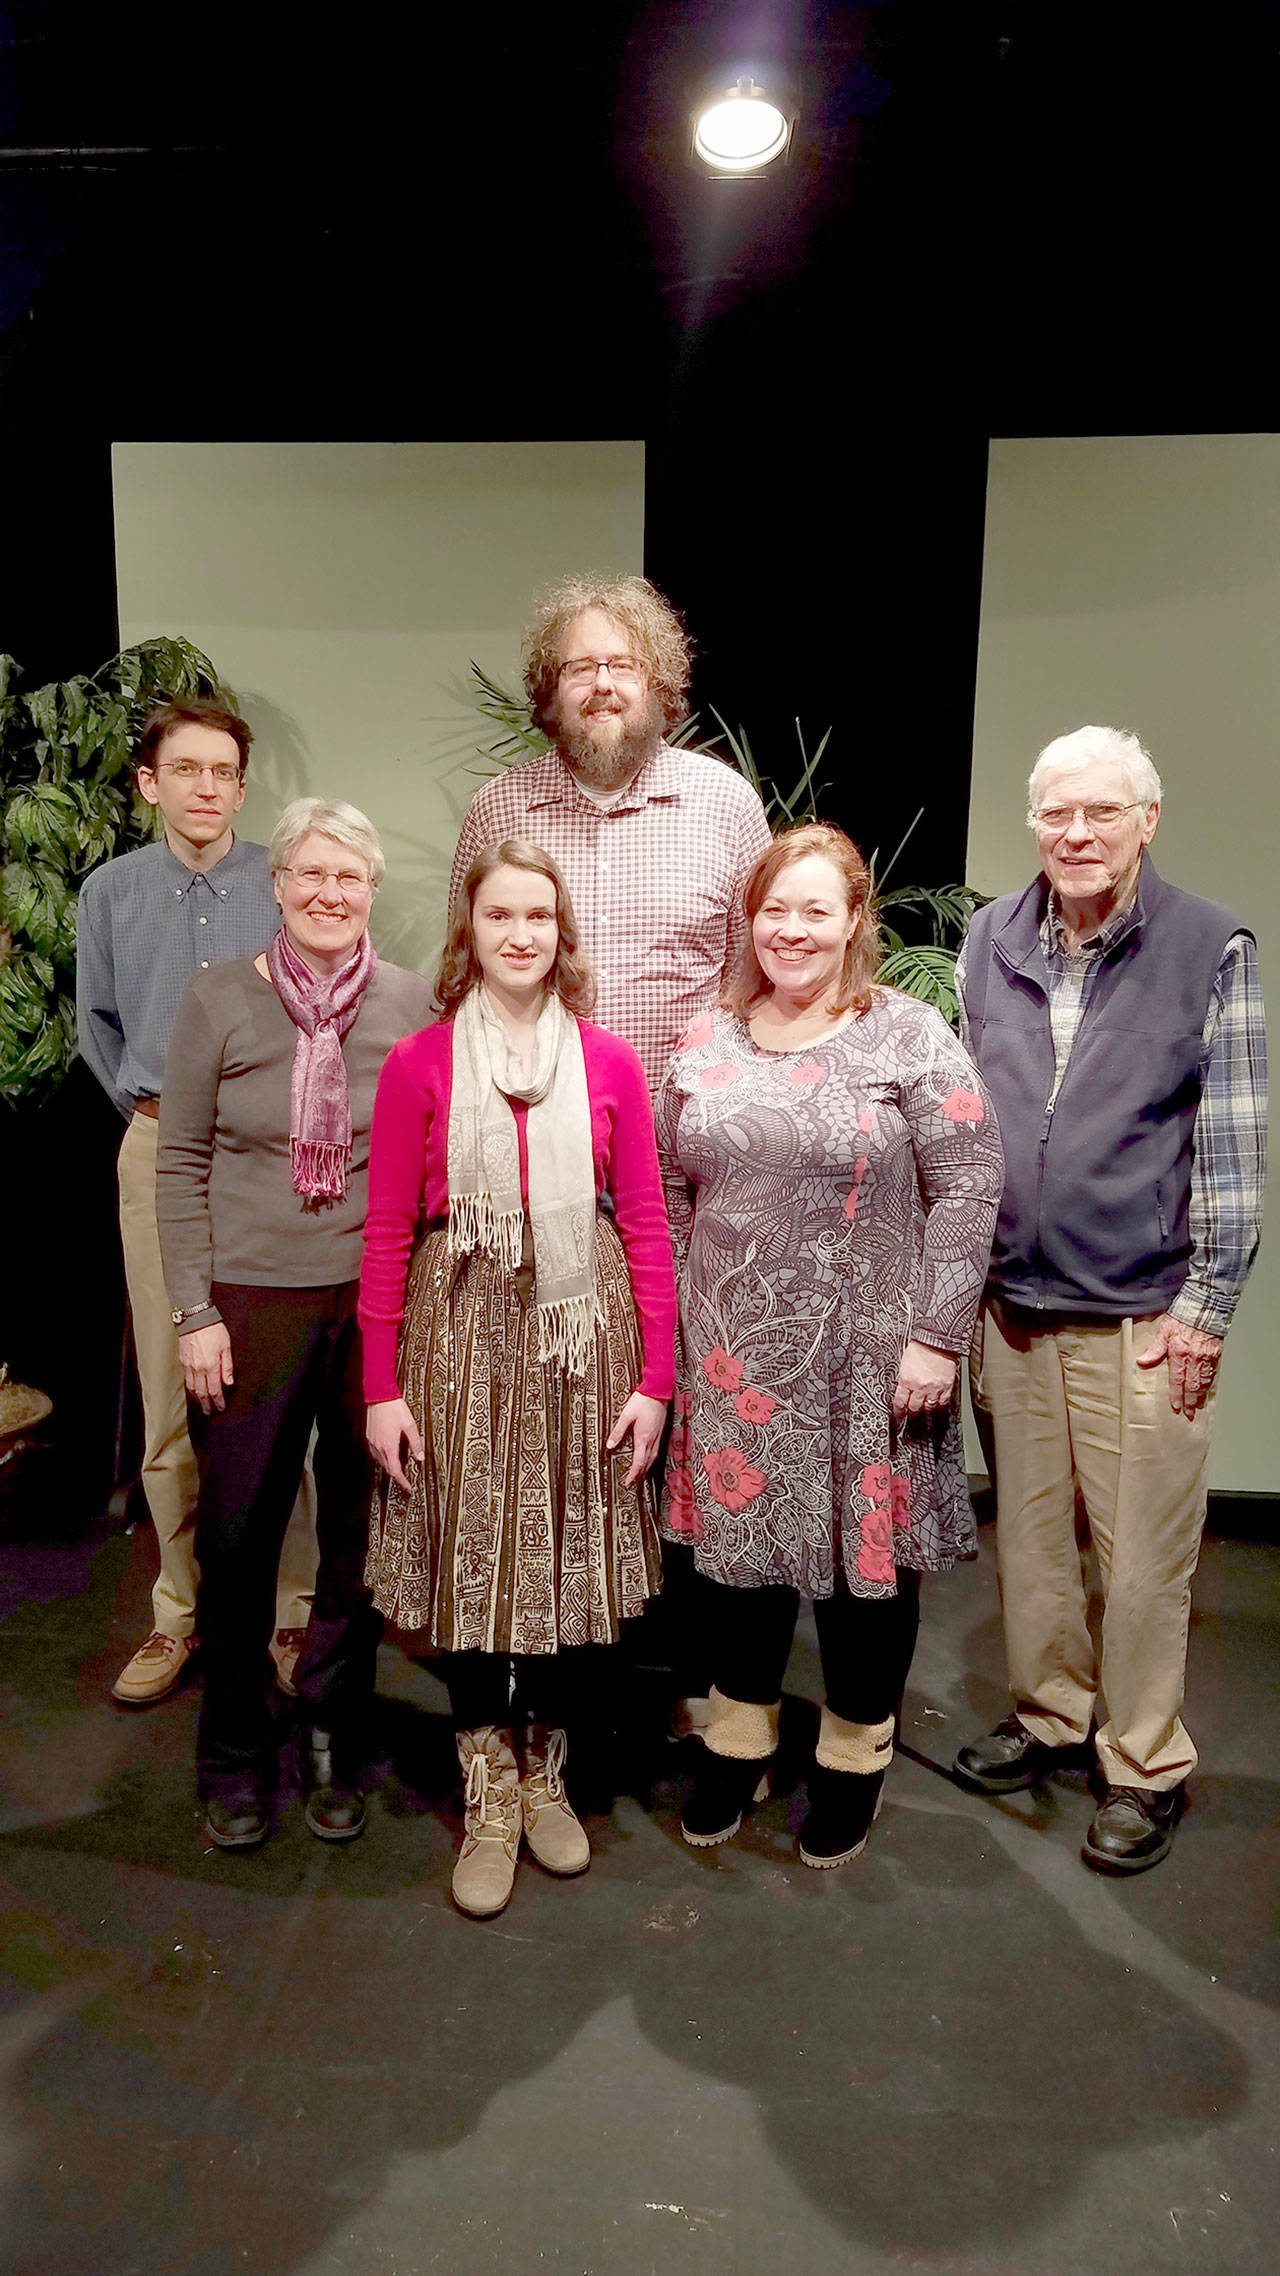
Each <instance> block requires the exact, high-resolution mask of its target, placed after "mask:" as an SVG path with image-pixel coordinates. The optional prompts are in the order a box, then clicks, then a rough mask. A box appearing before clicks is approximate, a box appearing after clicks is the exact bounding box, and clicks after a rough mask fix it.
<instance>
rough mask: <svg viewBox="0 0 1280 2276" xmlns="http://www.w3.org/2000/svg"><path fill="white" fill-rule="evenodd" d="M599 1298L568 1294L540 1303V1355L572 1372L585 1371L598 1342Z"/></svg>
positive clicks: (583, 1372)
mask: <svg viewBox="0 0 1280 2276" xmlns="http://www.w3.org/2000/svg"><path fill="white" fill-rule="evenodd" d="M596 1317H597V1315H596V1298H595V1290H594V1289H592V1290H591V1291H590V1292H589V1294H587V1295H586V1296H564V1297H560V1298H558V1299H557V1301H556V1302H555V1303H554V1304H540V1305H539V1306H538V1357H539V1359H540V1360H543V1361H544V1362H545V1361H548V1360H549V1361H552V1362H553V1363H558V1364H559V1365H560V1366H561V1367H563V1368H564V1369H565V1371H566V1373H567V1374H569V1375H585V1374H586V1372H587V1363H588V1361H589V1360H590V1358H591V1354H592V1350H593V1348H594V1345H595V1333H596Z"/></svg>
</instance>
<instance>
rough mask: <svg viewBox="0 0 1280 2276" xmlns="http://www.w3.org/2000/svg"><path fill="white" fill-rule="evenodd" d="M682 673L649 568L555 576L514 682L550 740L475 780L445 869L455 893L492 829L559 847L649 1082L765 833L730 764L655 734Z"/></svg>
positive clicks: (716, 953) (712, 964)
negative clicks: (646, 573)
mask: <svg viewBox="0 0 1280 2276" xmlns="http://www.w3.org/2000/svg"><path fill="white" fill-rule="evenodd" d="M688 685H689V642H688V639H687V636H686V634H685V631H684V627H683V626H682V624H681V623H680V620H679V618H678V617H677V615H676V613H675V611H674V609H672V607H671V606H670V604H669V603H668V602H667V601H665V600H664V599H663V597H662V595H661V594H660V593H659V592H657V591H656V590H655V588H654V587H653V586H652V585H651V584H649V582H648V581H647V579H646V578H644V577H615V578H590V577H566V578H565V579H564V580H563V581H562V582H561V583H560V584H558V585H556V586H554V587H553V588H552V590H551V591H550V592H549V593H547V594H546V595H544V597H543V599H542V600H541V601H540V603H539V604H538V607H537V610H536V613H535V615H534V619H533V622H532V624H531V625H530V627H529V629H528V632H527V633H526V635H525V689H526V692H527V694H528V697H529V703H530V707H531V709H532V712H533V716H534V718H535V720H536V721H537V723H538V725H539V726H540V727H541V728H542V729H543V731H544V732H545V733H546V734H547V735H548V736H549V737H550V739H551V748H550V750H549V751H547V752H546V753H544V754H543V756H542V757H540V758H534V759H527V760H526V761H525V762H524V763H523V764H522V765H520V766H516V767H511V768H509V769H508V770H507V771H506V773H504V774H501V775H498V776H497V777H496V778H495V779H494V780H493V781H492V782H487V783H485V784H484V785H483V787H482V788H481V789H480V790H478V791H477V792H476V795H475V797H474V798H473V799H472V801H471V804H470V806H469V807H468V809H467V813H466V817H465V819H464V821H463V825H462V835H461V837H460V838H459V840H458V850H457V853H456V854H455V856H454V862H453V875H452V877H451V879H450V883H449V906H450V908H452V906H453V902H454V899H455V896H456V894H457V892H458V888H459V886H460V885H461V883H462V880H463V878H464V877H465V875H466V873H467V870H468V868H469V867H470V864H471V862H472V860H473V858H474V857H475V855H476V854H477V853H478V852H479V850H480V848H481V847H482V846H485V845H490V844H492V843H493V842H495V841H496V840H499V839H502V838H513V837H522V838H529V839H531V840H532V842H533V843H534V845H538V846H542V847H543V848H544V850H545V851H546V852H547V853H549V854H552V855H554V857H555V859H556V861H558V862H559V864H560V867H561V869H562V870H563V871H564V874H565V878H566V880H567V882H568V886H569V892H570V895H571V897H572V900H573V905H574V909H575V911H576V914H577V918H578V925H579V930H580V932H581V935H582V939H583V943H584V945H585V947H586V948H587V950H588V952H589V954H590V956H591V958H592V961H593V962H594V964H595V968H596V979H597V989H598V992H597V996H596V1008H595V1013H594V1017H595V1018H596V1019H597V1020H598V1021H599V1022H600V1025H601V1026H602V1027H608V1028H612V1029H613V1031H614V1033H615V1034H617V1035H624V1036H625V1037H626V1039H627V1041H628V1042H629V1043H630V1044H631V1045H633V1047H634V1049H635V1050H636V1051H638V1052H639V1054H640V1058H641V1061H642V1062H643V1065H644V1070H645V1073H646V1075H647V1076H648V1079H649V1087H650V1089H651V1090H656V1088H657V1086H658V1083H659V1082H660V1080H661V1078H662V1076H663V1074H664V1072H665V1070H666V1065H667V1061H668V1059H669V1058H670V1056H671V1053H672V1051H673V1050H674V1048H675V1045H676V1043H677V1041H678V1039H679V1037H680V1036H681V1034H682V1033H683V1031H684V1029H685V1028H686V1027H687V1026H688V1024H689V1022H690V1020H692V1019H694V1018H695V1017H696V1016H697V1014H698V1013H699V1012H702V1011H705V1010H706V1009H707V1007H708V1006H709V1005H711V1004H714V1003H715V1002H716V1001H717V999H718V997H719V995H720V990H721V987H722V985H723V983H724V977H725V972H726V969H727V967H728V965H729V963H730V962H731V960H732V957H733V955H734V952H735V950H736V948H737V945H738V940H739V938H740V935H741V931H742V925H743V917H742V910H741V907H740V904H739V901H738V887H739V885H740V883H741V881H742V879H743V877H744V876H745V875H746V873H747V871H748V870H749V869H750V868H751V866H752V864H753V862H755V860H756V859H757V857H758V856H759V855H760V854H761V853H762V852H763V850H764V848H765V847H766V846H767V845H768V843H769V825H768V823H767V822H766V820H765V817H764V808H763V807H762V806H761V804H760V800H759V799H758V798H757V796H756V794H755V792H754V790H752V789H751V787H750V785H749V784H748V783H746V782H744V780H743V778H742V776H741V775H740V774H738V773H737V772H736V771H735V770H734V768H732V767H730V766H726V765H724V763H723V762H722V761H721V760H719V759H711V758H707V757H705V756H704V755H703V754H701V753H700V752H696V751H680V750H674V749H672V747H671V746H670V745H669V744H668V743H665V742H664V741H663V736H664V733H665V732H666V731H667V730H669V729H670V728H672V727H674V726H675V725H676V723H677V721H678V720H679V719H681V718H682V717H683V715H684V711H685V698H686V695H687V692H688Z"/></svg>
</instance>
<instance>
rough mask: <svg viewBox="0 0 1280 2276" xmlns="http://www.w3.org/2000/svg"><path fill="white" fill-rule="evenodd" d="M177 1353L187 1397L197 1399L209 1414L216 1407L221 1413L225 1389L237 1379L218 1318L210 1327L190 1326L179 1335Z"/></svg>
mask: <svg viewBox="0 0 1280 2276" xmlns="http://www.w3.org/2000/svg"><path fill="white" fill-rule="evenodd" d="M178 1357H179V1359H180V1360H181V1361H182V1375H183V1380H184V1382H185V1383H186V1386H187V1396H188V1398H191V1399H195V1400H196V1401H197V1402H198V1404H199V1407H200V1412H201V1413H202V1414H205V1415H211V1414H212V1413H213V1410H214V1408H215V1407H216V1408H217V1410H218V1413H219V1414H221V1413H222V1410H223V1408H224V1407H225V1406H226V1403H227V1402H226V1398H225V1396H224V1392H226V1391H229V1390H230V1388H231V1385H232V1384H233V1383H234V1382H235V1379H236V1371H235V1369H234V1367H233V1366H232V1364H231V1338H230V1336H229V1335H228V1333H227V1331H226V1329H225V1328H224V1326H223V1324H222V1322H221V1320H219V1321H217V1322H216V1324H215V1325H214V1326H213V1327H211V1328H192V1330H191V1332H190V1334H189V1335H185V1336H179V1338H178Z"/></svg>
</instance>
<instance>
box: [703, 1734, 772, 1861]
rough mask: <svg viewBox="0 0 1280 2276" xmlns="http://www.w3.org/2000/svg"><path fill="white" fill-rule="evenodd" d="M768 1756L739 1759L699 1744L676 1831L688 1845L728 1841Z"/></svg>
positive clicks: (751, 1796)
mask: <svg viewBox="0 0 1280 2276" xmlns="http://www.w3.org/2000/svg"><path fill="white" fill-rule="evenodd" d="M771 1760H772V1757H771V1756H769V1755H758V1756H756V1757H755V1758H754V1759H753V1760H751V1761H749V1762H742V1761H739V1759H738V1758H737V1756H735V1755H725V1754H713V1753H712V1751H711V1749H710V1747H709V1746H701V1747H699V1749H698V1759H697V1763H696V1765H695V1767H694V1773H693V1786H692V1789H691V1791H690V1794H689V1798H688V1801H687V1802H686V1803H685V1806H684V1814H683V1816H682V1817H681V1820H680V1831H681V1833H682V1834H683V1835H684V1838H685V1840H686V1841H687V1842H688V1843H689V1844H690V1846H691V1847H692V1848H694V1849H713V1848H714V1847H715V1845H716V1843H717V1842H718V1841H732V1839H733V1836H734V1835H735V1833H736V1832H737V1830H738V1828H739V1826H740V1825H741V1824H742V1816H743V1812H744V1810H746V1809H747V1807H748V1806H749V1804H750V1803H751V1801H752V1799H753V1798H754V1795H755V1792H756V1788H757V1787H758V1786H759V1784H760V1781H761V1779H762V1778H763V1777H764V1775H765V1772H766V1771H767V1770H768V1768H769V1764H770V1761H771Z"/></svg>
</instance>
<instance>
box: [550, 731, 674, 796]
mask: <svg viewBox="0 0 1280 2276" xmlns="http://www.w3.org/2000/svg"><path fill="white" fill-rule="evenodd" d="M534 765H535V767H536V768H537V769H538V770H539V779H538V780H537V781H536V782H534V783H533V784H532V785H531V795H530V799H529V807H530V811H531V812H532V811H533V809H534V808H536V807H539V806H573V805H578V806H589V807H591V808H592V810H593V812H595V813H597V814H625V813H627V812H628V811H629V810H631V809H634V808H636V807H639V806H647V805H648V804H649V802H650V800H651V799H655V798H679V796H680V792H681V765H680V753H679V751H673V750H672V749H671V746H670V744H668V743H659V745H658V748H657V750H656V751H655V752H654V754H653V757H652V758H651V759H646V760H645V763H644V765H643V766H642V767H641V769H640V772H639V774H638V775H637V776H636V778H635V780H634V782H630V783H628V785H627V788H626V789H625V790H624V792H623V794H622V796H621V798H618V799H615V800H614V803H613V804H612V806H596V805H595V803H594V801H593V800H592V799H590V798H588V797H587V794H586V792H585V791H583V790H580V789H579V787H578V784H577V783H576V782H575V781H574V778H573V775H572V772H571V771H570V769H569V768H568V767H567V766H566V765H565V762H564V760H563V759H562V758H561V756H560V753H559V752H558V751H548V752H547V753H546V754H545V756H544V757H543V758H541V759H535V761H534Z"/></svg>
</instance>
